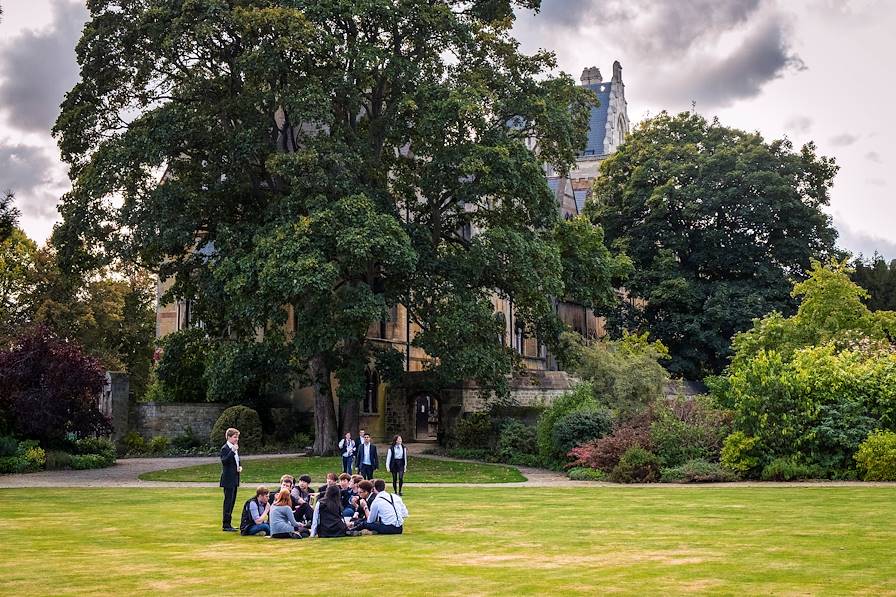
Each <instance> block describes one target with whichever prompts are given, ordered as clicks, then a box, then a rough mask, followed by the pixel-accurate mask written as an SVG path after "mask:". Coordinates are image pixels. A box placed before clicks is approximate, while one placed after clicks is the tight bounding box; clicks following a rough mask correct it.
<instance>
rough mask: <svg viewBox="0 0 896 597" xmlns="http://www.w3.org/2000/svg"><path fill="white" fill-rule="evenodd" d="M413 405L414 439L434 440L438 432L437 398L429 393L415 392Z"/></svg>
mask: <svg viewBox="0 0 896 597" xmlns="http://www.w3.org/2000/svg"><path fill="white" fill-rule="evenodd" d="M412 404H413V405H414V418H413V421H414V439H415V440H417V441H435V440H436V439H438V433H439V399H438V398H436V397H435V396H434V395H432V394H431V393H422V394H417V395H416V396H415V397H414V400H413V402H412Z"/></svg>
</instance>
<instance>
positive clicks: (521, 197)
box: [55, 0, 624, 452]
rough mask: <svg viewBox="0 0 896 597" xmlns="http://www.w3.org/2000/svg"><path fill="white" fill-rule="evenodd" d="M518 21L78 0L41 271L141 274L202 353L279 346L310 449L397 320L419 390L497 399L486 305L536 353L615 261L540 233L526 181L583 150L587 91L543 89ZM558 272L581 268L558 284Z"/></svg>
mask: <svg viewBox="0 0 896 597" xmlns="http://www.w3.org/2000/svg"><path fill="white" fill-rule="evenodd" d="M538 5H539V2H538V1H537V0H518V1H515V2H511V1H510V0H472V1H469V0H464V1H460V0H440V1H435V2H433V1H424V0H356V1H351V2H346V1H345V0H292V1H289V2H286V1H270V0H264V1H262V0H257V1H252V0H247V1H243V2H239V3H232V4H222V3H221V2H219V1H217V0H194V1H191V2H179V1H178V2H168V1H162V0H142V1H140V2H120V1H112V0H102V1H101V0H97V1H94V2H91V3H90V5H89V8H90V20H89V22H88V24H87V26H86V28H85V30H84V34H83V37H82V39H81V41H80V43H79V44H78V47H77V53H78V61H79V63H80V65H81V80H80V82H78V83H77V84H76V85H75V87H74V88H73V89H72V90H71V91H70V92H69V93H68V95H67V96H66V99H65V101H64V103H63V107H62V108H63V110H62V113H61V115H60V117H59V119H58V121H57V123H56V128H55V132H56V134H57V135H58V138H59V143H60V147H61V149H62V154H63V157H64V159H65V160H66V161H67V162H68V163H69V165H70V174H71V177H72V180H73V189H72V191H71V193H69V194H68V195H67V196H66V197H65V198H64V200H63V202H62V206H61V211H62V214H63V216H64V222H63V224H62V225H61V226H60V227H59V228H58V229H57V230H56V233H55V235H56V239H57V240H58V243H59V246H60V247H61V252H62V257H63V260H64V262H65V263H66V264H67V266H68V267H71V268H81V269H89V268H92V267H97V266H99V265H102V264H103V263H104V262H105V261H106V260H108V259H110V258H112V256H119V257H122V258H125V259H128V260H132V261H135V262H138V263H140V264H144V265H146V266H147V267H150V268H152V269H154V270H157V271H159V272H160V275H161V276H162V277H166V278H167V277H173V278H174V281H175V282H174V286H173V287H172V290H171V295H172V296H178V297H183V298H190V299H192V300H194V301H195V303H194V304H195V314H196V316H197V317H198V318H199V319H201V320H202V321H203V323H204V324H205V328H204V329H205V330H206V332H207V333H208V334H209V336H210V338H211V341H212V342H216V343H230V342H234V343H240V344H239V345H241V346H244V347H247V349H248V344H247V341H248V340H250V339H251V338H254V337H255V335H256V331H257V330H258V329H264V330H265V334H266V336H267V337H268V338H273V339H275V340H277V341H282V342H284V343H286V344H287V345H288V347H289V353H288V358H289V363H290V366H291V367H292V368H293V369H294V371H295V373H296V374H297V376H299V378H300V379H301V380H302V381H303V382H305V383H309V384H311V385H312V386H313V387H314V388H315V393H316V407H315V413H316V443H315V449H316V450H317V451H320V452H329V451H331V450H332V449H333V446H334V445H335V439H336V436H335V431H336V429H335V425H336V420H335V413H334V409H333V405H332V402H331V401H330V400H329V396H330V387H329V381H330V374H331V373H336V374H337V376H338V377H339V380H340V383H339V392H340V398H341V399H342V400H343V401H344V402H345V403H346V405H347V406H350V405H351V404H356V403H357V400H358V399H359V398H360V392H358V391H357V390H358V388H360V387H363V385H362V380H363V371H364V367H365V366H367V364H368V363H370V362H371V361H373V362H376V363H377V364H378V366H379V367H380V368H381V369H382V370H383V371H385V372H387V373H388V372H395V371H400V367H398V366H397V365H398V364H399V363H400V360H401V355H400V354H398V353H397V352H396V351H395V350H392V349H390V348H384V347H383V345H382V344H379V343H374V342H370V341H368V339H367V330H368V327H369V326H370V324H371V323H373V322H376V321H379V320H381V319H382V318H383V317H385V316H386V315H387V312H388V310H389V308H390V307H392V306H393V305H395V304H398V303H401V304H404V305H406V306H407V307H408V308H409V313H410V317H411V320H412V321H413V322H414V323H415V324H416V325H418V326H419V328H420V330H421V332H420V333H419V334H418V335H417V337H416V338H415V341H414V342H415V344H416V345H417V346H420V347H421V348H423V349H425V350H426V352H427V353H428V354H429V355H431V356H432V361H431V363H430V367H431V369H432V370H433V372H434V373H435V374H436V376H438V377H439V379H441V380H443V381H445V382H458V381H460V380H463V379H473V380H476V381H478V382H479V383H480V384H481V385H482V386H484V387H490V388H495V389H496V390H498V391H499V392H500V391H506V389H507V388H506V374H507V373H509V372H510V371H511V370H512V368H513V366H514V364H515V357H514V354H513V352H512V351H511V350H509V349H507V348H505V347H503V346H501V344H500V343H499V342H498V338H499V337H500V333H501V330H502V325H503V324H502V322H501V320H500V318H499V317H496V315H495V313H494V309H493V306H492V303H491V297H492V296H493V294H494V293H496V294H498V295H499V296H504V297H508V298H512V300H513V301H514V308H515V312H516V313H517V314H518V315H519V317H520V319H521V321H523V322H525V325H526V327H527V330H528V333H530V334H532V335H535V336H537V337H539V339H541V340H542V341H544V342H545V343H546V344H548V345H549V346H551V347H556V348H557V349H559V348H560V345H559V343H558V342H557V339H558V337H559V334H560V332H561V331H562V326H561V324H560V322H559V320H558V318H557V316H556V314H555V310H554V306H553V300H554V299H555V298H558V297H575V298H577V299H579V300H581V301H583V302H585V303H586V304H588V305H591V306H594V307H603V306H606V305H607V304H608V303H609V302H610V301H612V300H613V294H612V290H611V288H612V285H611V282H612V281H613V276H615V275H616V274H618V273H619V271H620V270H621V268H622V266H623V265H624V263H623V262H622V261H621V260H617V258H615V257H613V256H611V255H610V253H609V252H608V251H607V249H606V248H605V246H604V245H603V243H602V242H585V243H583V244H582V245H581V246H578V247H576V246H571V245H570V243H568V242H566V241H567V240H568V239H571V238H577V237H581V236H582V235H583V234H587V235H590V237H586V240H588V239H589V238H590V240H593V239H594V238H600V236H599V234H600V233H599V231H596V230H593V229H590V227H589V230H582V229H581V227H582V223H581V222H572V223H566V222H563V221H561V220H560V218H559V217H558V210H557V205H556V204H555V201H554V198H553V195H552V193H551V192H550V190H549V188H548V186H547V184H546V180H545V176H544V170H543V164H544V163H547V164H550V165H551V166H552V167H554V168H555V169H556V170H557V171H559V172H561V173H562V172H566V171H568V168H569V166H570V164H571V163H572V162H573V160H574V158H575V155H576V153H577V151H578V150H579V149H580V148H581V147H582V146H583V145H584V142H585V135H586V132H587V127H588V122H587V119H588V108H589V106H590V105H591V103H592V102H593V101H594V96H593V94H591V92H589V91H587V90H584V89H582V88H579V87H577V86H576V85H575V83H574V81H573V80H572V79H571V77H569V76H568V75H565V74H559V75H552V74H550V73H551V71H552V70H553V69H554V68H555V67H556V64H555V59H554V57H553V55H551V54H550V53H547V52H538V53H536V54H534V55H531V56H527V55H524V54H522V53H521V52H520V51H519V48H518V43H517V42H516V40H514V39H513V38H512V36H511V35H510V29H511V27H512V24H513V8H514V7H515V6H516V7H521V8H530V9H531V8H537V7H538ZM531 139H536V140H537V151H535V152H533V151H532V150H530V149H529V148H528V147H527V140H531ZM163 171H164V172H165V176H164V182H163V183H162V184H159V176H160V174H161V173H162V172H163ZM594 235H598V236H594ZM582 264H597V265H600V266H601V267H597V268H595V269H594V270H589V275H588V276H586V277H584V278H580V277H578V276H573V275H570V272H576V271H577V270H578V269H581V265H582ZM285 306H291V307H292V308H293V311H294V313H295V323H296V330H297V333H296V334H295V335H294V336H292V335H291V334H287V333H285V332H283V330H282V324H283V323H284V321H285V320H286V317H287V314H286V310H285V309H284V307H285ZM218 354H222V355H225V357H226V359H228V362H240V359H238V358H236V356H235V355H234V353H233V351H232V350H221V351H218ZM249 360H251V359H249ZM384 377H385V375H384ZM347 410H348V411H349V412H350V411H351V408H348V409H347ZM354 424H355V425H356V422H355V423H354ZM343 427H345V428H351V427H352V421H348V422H347V423H346V422H343Z"/></svg>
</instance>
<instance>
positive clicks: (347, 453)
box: [339, 433, 355, 475]
mask: <svg viewBox="0 0 896 597" xmlns="http://www.w3.org/2000/svg"><path fill="white" fill-rule="evenodd" d="M339 450H340V451H341V452H342V472H343V473H345V474H346V475H351V474H352V463H353V462H354V460H355V440H353V439H352V434H351V433H346V434H345V437H343V438H342V439H341V440H339Z"/></svg>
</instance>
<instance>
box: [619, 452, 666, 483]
mask: <svg viewBox="0 0 896 597" xmlns="http://www.w3.org/2000/svg"><path fill="white" fill-rule="evenodd" d="M659 478H660V459H659V458H658V457H657V455H656V454H654V453H653V452H649V451H647V450H645V449H644V448H642V447H641V446H632V447H631V448H629V449H628V450H626V451H625V454H623V455H622V458H620V459H619V463H618V464H617V465H616V466H615V467H613V472H611V473H610V480H611V481H614V482H616V483H655V482H657V481H659Z"/></svg>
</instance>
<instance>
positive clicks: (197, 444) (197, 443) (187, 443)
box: [171, 426, 242, 452]
mask: <svg viewBox="0 0 896 597" xmlns="http://www.w3.org/2000/svg"><path fill="white" fill-rule="evenodd" d="M240 439H242V435H241V436H240ZM205 445H207V444H206V443H205V442H204V441H203V440H202V438H200V437H199V436H198V435H196V433H195V432H194V431H193V428H192V427H190V426H187V427H186V428H185V429H184V430H183V432H182V433H181V434H180V435H178V436H176V437H175V438H174V439H173V440H171V447H172V448H174V449H175V450H178V451H181V452H189V451H191V450H195V449H196V448H202V447H203V446H205Z"/></svg>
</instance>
